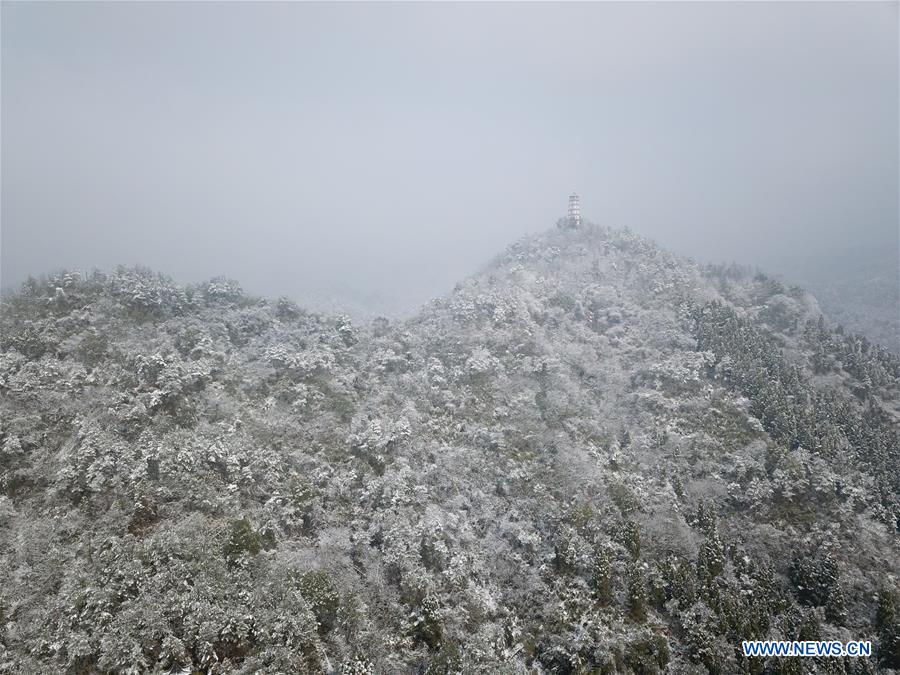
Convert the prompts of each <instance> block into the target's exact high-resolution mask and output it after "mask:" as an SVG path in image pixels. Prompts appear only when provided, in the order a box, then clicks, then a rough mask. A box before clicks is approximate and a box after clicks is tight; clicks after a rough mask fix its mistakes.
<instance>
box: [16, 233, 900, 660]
mask: <svg viewBox="0 0 900 675" xmlns="http://www.w3.org/2000/svg"><path fill="white" fill-rule="evenodd" d="M0 321H2V323H0V328H2V334H0V347H2V353H0V401H2V428H0V495H2V496H0V525H2V527H0V671H2V672H44V673H47V672H73V673H74V672H84V673H93V672H104V673H105V672H110V673H113V672H115V673H119V672H169V671H178V670H181V671H182V672H217V673H218V672H221V673H226V672H228V673H230V672H246V673H255V672H337V673H402V672H414V673H426V672H427V673H445V672H462V673H542V672H543V673H594V672H598V673H614V672H635V673H657V672H678V673H703V672H711V673H737V672H746V673H762V672H772V673H776V672H777V673H797V672H834V673H845V672H846V673H857V672H859V673H862V672H873V671H875V670H877V669H885V670H887V669H890V668H895V669H896V668H900V618H898V617H900V613H898V612H900V599H898V596H897V592H896V589H897V578H898V576H897V575H898V573H900V544H898V536H897V534H898V530H900V447H898V446H900V443H898V429H900V360H898V359H897V357H896V356H894V355H892V354H890V353H888V352H887V351H885V350H883V349H881V348H879V347H876V346H874V345H872V344H871V343H869V342H868V341H867V340H865V339H861V338H858V337H856V336H852V335H845V334H843V333H841V332H837V331H835V330H833V329H832V328H831V327H829V325H828V324H827V322H825V321H824V320H823V319H822V316H821V313H820V311H819V309H818V306H817V304H816V301H815V300H814V299H813V298H812V297H811V296H809V295H808V294H806V293H805V292H804V291H803V290H801V289H799V288H785V287H784V286H783V285H782V284H780V283H779V282H777V281H774V280H772V279H770V278H767V277H765V276H762V275H757V276H752V277H751V276H747V275H745V274H744V273H742V272H741V271H739V270H737V269H726V268H709V267H704V268H701V267H698V266H697V265H695V264H693V263H691V262H689V261H685V260H683V259H680V258H677V257H675V256H673V255H671V254H669V253H667V252H666V251H663V250H661V249H660V248H658V247H657V246H655V245H654V244H653V243H652V242H649V241H647V240H645V239H642V238H640V237H638V236H635V235H634V234H632V233H630V232H628V231H621V230H610V229H606V228H600V227H596V226H592V225H588V226H585V227H584V228H581V229H578V230H554V231H551V232H548V233H546V234H544V235H541V236H538V237H534V238H530V239H527V240H523V241H521V242H519V243H517V244H515V245H513V246H511V247H510V248H509V249H508V250H507V251H506V252H505V253H503V254H502V255H500V256H499V257H497V259H496V260H494V261H493V262H492V263H491V264H490V265H488V266H487V267H486V269H485V270H484V271H483V272H482V273H480V274H479V275H477V276H475V277H473V278H470V279H467V280H465V281H463V282H461V283H460V284H459V285H458V286H457V287H456V288H455V289H454V290H453V292H452V293H450V294H448V295H447V296H446V297H443V298H441V299H439V300H436V301H433V302H432V303H430V304H429V305H427V306H426V307H424V308H422V310H421V311H420V312H419V313H418V314H416V315H415V316H414V317H412V318H410V319H409V320H405V321H402V322H391V321H388V320H384V319H378V320H374V321H372V322H370V323H365V324H358V325H354V324H352V323H351V322H350V321H349V320H347V319H346V318H340V317H337V318H333V317H326V316H321V315H316V314H311V313H308V312H306V311H304V310H303V309H301V308H299V307H298V306H297V305H296V304H294V303H292V302H291V301H289V300H285V299H282V300H279V301H277V302H266V301H263V300H259V299H255V298H249V297H246V296H245V295H244V294H243V293H242V292H241V290H240V287H239V286H238V285H237V284H235V283H234V282H230V281H227V280H223V279H216V280H212V281H210V282H209V283H207V284H203V285H200V286H192V287H180V286H177V285H175V284H174V283H172V282H171V281H169V280H167V279H165V278H161V277H159V276H156V275H154V274H152V273H150V272H148V271H146V270H134V269H122V270H119V271H117V272H115V273H111V274H99V273H98V274H94V275H92V276H89V277H87V278H85V277H81V276H77V275H65V274H63V275H58V276H55V277H53V278H50V279H46V280H43V281H39V282H33V283H30V284H27V285H26V286H25V287H23V289H22V291H21V292H20V293H18V294H15V295H12V296H9V297H7V298H5V299H4V301H3V305H2V315H0ZM768 638H772V639H780V638H783V639H838V640H849V639H868V640H872V642H873V644H874V645H875V647H876V652H877V653H876V655H875V656H874V657H872V658H871V659H865V658H863V659H849V658H847V659H824V658H823V659H804V660H797V659H784V658H781V659H779V658H769V659H761V658H759V659H758V658H752V659H747V658H744V657H743V656H742V655H741V653H740V643H741V640H745V639H768Z"/></svg>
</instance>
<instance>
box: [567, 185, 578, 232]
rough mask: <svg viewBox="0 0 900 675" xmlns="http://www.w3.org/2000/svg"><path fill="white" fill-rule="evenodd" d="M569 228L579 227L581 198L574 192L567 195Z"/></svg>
mask: <svg viewBox="0 0 900 675" xmlns="http://www.w3.org/2000/svg"><path fill="white" fill-rule="evenodd" d="M568 218H569V227H580V226H581V197H579V196H578V195H577V194H575V193H574V192H573V193H572V194H570V195H569V213H568Z"/></svg>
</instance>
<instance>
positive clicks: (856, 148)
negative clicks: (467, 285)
mask: <svg viewBox="0 0 900 675" xmlns="http://www.w3.org/2000/svg"><path fill="white" fill-rule="evenodd" d="M897 26H898V4H897V3H822V4H819V3H789V4H774V3H752V4H751V3H747V4H743V3H720V4H713V3H697V4H671V3H666V4H652V3H638V4H631V5H622V4H613V3H606V4H538V3H535V4H512V3H504V4H477V5H475V4H431V3H429V4H350V3H347V4H328V5H326V4H288V3H272V4H263V3H195V4H182V3H141V4H137V3H105V4H88V3H78V4H76V3H65V4H50V3H27V4H17V3H11V2H3V3H2V92H0V93H2V223H0V225H2V283H3V285H4V286H5V287H8V286H10V285H12V284H18V283H19V282H21V281H22V280H23V279H24V278H25V277H26V276H27V275H29V274H35V275H37V274H40V273H44V272H50V271H53V270H55V269H59V268H91V267H94V266H97V267H100V268H103V269H110V268H113V267H114V266H116V265H117V264H135V263H140V264H144V265H147V266H149V267H152V268H154V269H158V270H160V271H163V272H165V273H167V274H169V275H171V276H173V277H174V278H175V279H176V280H178V281H180V282H193V281H199V280H202V279H205V278H209V277H211V276H215V275H219V274H224V275H226V276H230V277H233V278H236V279H238V280H239V281H240V282H241V283H242V284H243V285H244V287H245V288H246V289H248V290H249V291H251V292H255V293H259V294H263V295H267V296H272V297H275V296H278V295H282V294H286V295H290V296H293V297H300V298H302V297H304V296H305V294H307V293H309V292H317V293H318V292H331V293H334V294H335V295H336V296H338V297H346V298H355V299H356V300H359V299H360V298H366V297H371V298H372V302H373V303H376V304H377V303H382V304H386V305H395V306H399V307H407V308H408V307H411V306H415V305H416V304H418V303H420V302H422V301H424V300H426V299H427V298H429V297H431V296H434V295H438V294H441V293H444V292H446V291H448V290H449V289H451V288H452V286H453V284H454V283H455V282H456V281H457V280H459V279H460V278H462V277H463V276H465V275H467V274H469V273H471V272H473V271H475V270H476V269H477V268H478V267H479V266H480V265H481V264H482V263H483V262H485V261H486V260H487V259H489V258H490V257H492V256H493V255H494V254H495V253H498V252H500V251H501V250H502V249H503V248H505V247H506V245H507V244H509V243H511V242H512V241H513V240H515V239H516V238H518V237H519V236H521V235H522V234H526V233H530V232H536V231H540V230H543V229H545V228H548V227H552V226H553V224H554V223H555V221H556V219H557V218H558V217H559V216H561V215H563V214H564V212H565V207H566V198H567V195H568V194H569V192H571V191H572V190H577V191H578V192H579V193H581V194H582V196H583V205H584V212H585V215H586V217H587V218H589V219H591V220H593V221H595V222H598V223H602V224H608V225H614V226H623V225H627V226H629V227H631V228H632V229H633V230H635V231H637V232H639V233H641V234H644V235H647V236H650V237H652V238H654V239H656V240H657V241H659V242H660V243H661V244H663V245H665V246H667V247H669V248H671V249H673V250H675V251H676V252H678V253H682V254H686V255H690V256H693V257H695V258H698V259H701V260H712V261H723V262H730V261H732V260H735V261H738V262H741V263H746V264H752V265H757V266H760V267H763V268H765V269H769V270H771V271H774V272H782V273H785V274H788V275H795V276H796V275H798V274H812V273H822V271H823V269H824V270H825V271H826V272H827V271H828V270H831V269H832V267H829V265H831V264H832V263H831V262H829V263H828V264H827V265H826V264H825V263H824V262H820V261H826V260H827V261H833V260H834V259H840V258H841V256H844V255H847V254H848V252H849V254H851V255H853V256H855V257H856V258H857V259H862V260H863V261H865V260H866V256H868V255H878V256H881V257H882V258H883V257H884V256H888V257H889V258H890V260H891V264H894V265H896V259H897V256H898V142H900V139H898V98H900V96H898V65H897V61H898V27H897Z"/></svg>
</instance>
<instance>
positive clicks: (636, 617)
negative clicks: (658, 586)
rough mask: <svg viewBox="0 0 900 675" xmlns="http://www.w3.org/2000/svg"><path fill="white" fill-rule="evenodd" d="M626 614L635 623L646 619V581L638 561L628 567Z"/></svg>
mask: <svg viewBox="0 0 900 675" xmlns="http://www.w3.org/2000/svg"><path fill="white" fill-rule="evenodd" d="M628 616H630V617H631V618H632V620H633V621H636V622H637V623H643V622H644V621H646V620H647V582H646V578H645V574H644V568H643V567H641V565H639V564H638V563H632V564H631V565H630V566H629V568H628Z"/></svg>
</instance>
